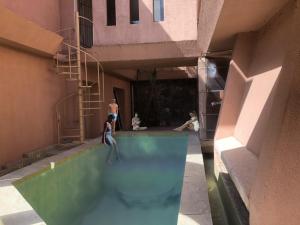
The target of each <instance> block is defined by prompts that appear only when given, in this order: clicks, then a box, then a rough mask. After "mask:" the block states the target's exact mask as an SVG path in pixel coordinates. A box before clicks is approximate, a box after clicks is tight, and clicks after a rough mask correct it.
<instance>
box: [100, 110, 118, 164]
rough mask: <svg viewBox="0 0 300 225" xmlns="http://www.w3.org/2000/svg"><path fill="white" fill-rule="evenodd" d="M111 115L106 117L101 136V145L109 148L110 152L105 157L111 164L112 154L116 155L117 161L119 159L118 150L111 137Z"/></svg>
mask: <svg viewBox="0 0 300 225" xmlns="http://www.w3.org/2000/svg"><path fill="white" fill-rule="evenodd" d="M113 119H114V117H113V115H108V118H107V120H106V121H105V123H104V129H103V135H102V143H103V144H106V145H108V146H110V151H109V154H108V157H107V162H108V163H111V162H112V159H111V157H112V155H113V152H115V154H116V158H117V160H119V159H120V153H119V149H118V146H117V142H116V140H115V139H114V138H113V136H112V122H113Z"/></svg>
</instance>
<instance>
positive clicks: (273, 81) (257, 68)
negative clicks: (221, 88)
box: [216, 1, 300, 225]
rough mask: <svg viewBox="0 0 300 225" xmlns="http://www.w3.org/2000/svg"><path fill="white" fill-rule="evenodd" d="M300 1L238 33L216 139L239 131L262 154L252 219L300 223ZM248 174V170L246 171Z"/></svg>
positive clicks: (266, 223) (259, 223)
mask: <svg viewBox="0 0 300 225" xmlns="http://www.w3.org/2000/svg"><path fill="white" fill-rule="evenodd" d="M296 4H299V1H290V3H289V4H288V5H286V6H285V7H284V8H283V9H282V10H281V11H280V12H279V13H278V14H276V16H274V17H273V18H272V19H271V20H270V21H269V22H268V23H267V25H266V26H264V27H263V28H262V29H261V30H260V31H258V32H257V33H249V34H243V35H239V37H238V40H237V42H236V45H235V49H234V55H233V60H232V62H231V65H230V70H229V74H228V82H227V84H226V89H225V97H224V102H223V105H222V109H221V114H220V118H219V122H218V128H217V133H216V139H220V138H223V137H227V136H234V137H235V138H236V139H238V140H239V141H240V142H242V144H244V145H245V146H246V147H247V149H248V150H249V151H251V152H252V153H253V154H254V155H256V156H257V160H258V166H257V168H256V177H255V179H254V181H251V183H253V184H252V186H251V193H250V197H249V206H250V224H251V225H271V224H272V225H283V224H289V225H296V224H299V219H300V213H299V210H297V209H299V207H300V205H299V202H300V195H299V190H300V176H299V174H298V173H297V172H295V171H298V170H299V165H300V157H299V151H298V150H299V149H300V142H299V133H300V129H299V127H300V126H299V110H300V104H299V99H300V95H299V94H300V93H299V90H300V89H299V82H300V80H299V72H300V70H299V69H300V61H299V52H300V47H299V46H300V42H299V39H298V37H299V30H300V29H299V18H300V13H299V6H298V8H297V7H296ZM244 176H245V177H247V174H244Z"/></svg>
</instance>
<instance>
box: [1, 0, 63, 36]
mask: <svg viewBox="0 0 300 225" xmlns="http://www.w3.org/2000/svg"><path fill="white" fill-rule="evenodd" d="M63 1H66V0H63ZM1 3H2V4H3V5H4V6H5V7H7V8H8V9H10V10H11V11H13V12H14V13H16V14H18V15H20V16H22V17H24V18H25V19H27V20H30V21H32V22H34V23H36V24H38V25H40V26H42V27H44V28H46V29H48V30H51V31H53V32H56V31H58V30H59V29H60V8H59V4H60V0H30V1H24V0H14V1H11V0H0V4H1Z"/></svg>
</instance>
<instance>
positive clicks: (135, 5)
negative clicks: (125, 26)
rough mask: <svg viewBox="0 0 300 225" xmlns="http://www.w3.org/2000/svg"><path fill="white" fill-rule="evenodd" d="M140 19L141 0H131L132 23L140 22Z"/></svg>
mask: <svg viewBox="0 0 300 225" xmlns="http://www.w3.org/2000/svg"><path fill="white" fill-rule="evenodd" d="M139 20H140V15H139V0H130V24H138V23H139Z"/></svg>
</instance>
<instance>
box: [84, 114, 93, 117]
mask: <svg viewBox="0 0 300 225" xmlns="http://www.w3.org/2000/svg"><path fill="white" fill-rule="evenodd" d="M88 116H95V114H85V115H82V117H88Z"/></svg>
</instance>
